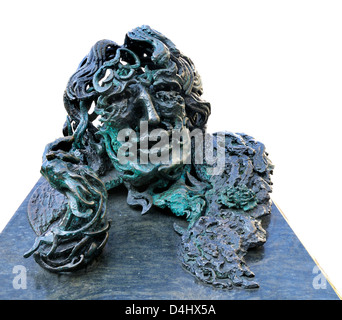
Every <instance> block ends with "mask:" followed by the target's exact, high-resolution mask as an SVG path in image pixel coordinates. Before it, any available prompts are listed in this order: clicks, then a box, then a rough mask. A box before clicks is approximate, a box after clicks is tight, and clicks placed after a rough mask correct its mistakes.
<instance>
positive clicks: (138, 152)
mask: <svg viewBox="0 0 342 320" xmlns="http://www.w3.org/2000/svg"><path fill="white" fill-rule="evenodd" d="M93 84H94V89H95V90H96V91H97V92H98V93H99V94H100V96H99V98H98V100H97V104H96V109H95V112H96V113H97V114H98V115H100V116H101V117H100V122H102V126H101V128H100V133H101V134H102V135H103V136H104V137H105V138H106V139H105V140H106V141H107V145H106V147H107V150H108V149H109V150H110V152H109V156H110V158H111V160H112V162H113V164H114V166H115V168H116V169H117V171H118V172H119V173H121V174H122V176H123V178H124V180H125V181H129V182H130V183H131V184H133V185H135V186H141V184H148V183H150V182H151V181H152V180H154V179H156V178H158V179H161V178H163V179H165V178H166V179H167V178H169V179H172V180H174V179H175V178H176V177H177V176H179V175H180V174H181V173H182V168H183V166H184V164H183V163H182V161H180V159H177V160H178V161H175V159H174V158H173V159H172V143H171V139H172V134H173V135H174V134H175V133H176V132H178V133H179V134H180V135H183V139H182V142H181V143H180V144H181V148H182V156H183V157H184V158H186V157H185V153H186V154H188V155H190V149H191V148H190V138H189V136H188V135H189V131H188V130H184V129H186V128H187V122H188V121H189V119H188V118H187V117H186V111H185V107H186V106H185V99H184V98H183V96H182V84H181V78H180V77H179V76H178V77H177V67H176V64H175V63H170V65H169V67H168V68H156V69H152V70H150V68H149V65H148V64H147V63H146V62H145V63H142V62H141V61H140V59H139V57H138V56H137V55H136V54H135V53H134V52H133V51H131V50H129V49H126V48H120V49H118V50H117V53H116V56H115V58H114V59H113V60H111V61H108V62H106V63H105V64H104V65H103V66H102V67H101V68H100V69H99V70H98V71H97V72H96V74H95V75H94V80H93ZM184 135H185V136H184ZM125 136H127V137H128V138H130V139H129V143H131V144H135V146H132V147H131V148H129V151H130V152H131V154H130V157H129V155H128V156H127V155H124V156H126V157H124V158H123V159H122V158H121V159H120V154H118V153H120V147H122V146H123V144H124V143H126V141H125ZM132 152H133V153H134V154H132ZM121 156H122V154H121ZM173 156H174V157H175V154H173ZM127 159H128V161H127ZM151 159H152V160H155V161H151ZM123 160H126V161H123ZM158 160H159V161H158Z"/></svg>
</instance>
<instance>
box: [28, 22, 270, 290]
mask: <svg viewBox="0 0 342 320" xmlns="http://www.w3.org/2000/svg"><path fill="white" fill-rule="evenodd" d="M202 93H203V89H202V83H201V78H200V76H199V74H198V72H197V70H196V68H195V66H194V64H193V62H192V61H191V59H189V58H188V57H186V56H185V55H184V54H183V53H181V52H180V51H179V50H178V49H177V48H176V46H175V45H174V44H173V42H171V41H170V40H169V39H167V38H166V37H165V36H164V35H162V34H161V33H159V32H157V31H155V30H153V29H151V28H150V27H148V26H142V27H139V28H136V29H134V30H132V31H131V32H128V33H127V35H126V37H125V41H124V44H123V45H118V44H116V43H115V42H113V41H110V40H101V41H99V42H97V43H96V44H95V45H94V46H93V47H92V49H91V51H90V53H89V54H88V55H87V56H86V57H85V58H84V59H83V60H82V61H81V63H80V65H79V67H78V68H77V70H76V72H75V73H74V74H73V75H72V77H71V78H70V80H69V82H68V85H67V88H66V90H65V94H64V105H65V109H66V111H67V113H68V116H67V120H66V123H65V124H64V127H63V133H64V137H63V138H60V139H57V140H56V141H54V142H52V143H50V144H48V145H47V147H46V149H45V152H44V155H43V164H42V168H41V173H42V175H43V176H44V177H45V178H46V180H47V181H48V183H49V186H48V185H46V184H44V185H43V186H42V187H40V189H38V190H37V191H36V192H35V194H34V195H33V196H32V198H31V201H30V206H29V212H28V213H29V214H28V217H29V220H30V224H31V226H32V228H33V230H34V231H35V233H36V235H37V238H36V241H35V243H34V245H33V246H32V248H31V249H30V250H29V251H28V252H27V253H26V254H25V257H29V256H30V255H32V254H33V255H34V257H35V259H36V261H37V262H38V263H39V264H40V265H41V266H42V267H44V268H46V269H48V270H50V271H53V272H66V271H72V270H75V269H79V268H81V267H84V266H85V265H87V264H89V262H90V261H92V260H93V259H94V258H95V257H96V256H98V255H99V254H100V253H101V251H102V249H103V248H104V246H105V244H106V242H107V239H108V235H109V227H110V222H109V221H108V219H107V209H108V208H107V199H108V191H109V190H112V189H113V190H114V191H115V188H117V187H118V186H124V187H125V188H126V189H127V190H128V194H127V203H128V204H129V205H131V206H134V207H136V206H138V207H141V213H142V214H145V213H147V212H149V211H150V210H151V208H152V207H158V208H161V209H164V210H165V211H169V212H170V211H171V212H172V213H173V214H175V215H176V216H180V217H184V218H185V220H186V221H187V226H186V227H184V226H180V225H178V224H175V225H174V229H175V231H176V232H177V233H179V234H180V235H181V243H180V248H179V252H180V260H181V263H182V265H183V266H184V267H185V268H186V269H187V270H189V271H190V272H191V273H193V274H194V275H195V276H196V277H197V278H198V279H199V280H201V281H202V282H205V283H208V284H210V285H213V286H216V287H220V288H232V287H234V286H240V287H244V288H255V287H257V286H258V284H257V283H256V282H254V281H252V280H251V278H252V277H253V272H252V271H251V270H250V269H249V267H248V265H247V263H246V262H245V260H244V257H245V255H246V253H247V252H248V250H249V249H250V248H255V247H258V246H261V245H263V244H264V243H265V241H266V231H265V230H264V229H263V227H262V226H261V217H263V216H265V215H267V214H269V213H270V209H271V205H272V202H271V199H270V196H269V193H270V192H271V184H272V183H271V180H270V176H271V174H272V170H273V165H272V163H271V162H270V160H269V159H268V155H267V153H266V152H265V147H264V145H263V144H262V143H260V142H258V141H256V140H255V139H254V138H252V137H250V136H248V135H246V134H241V133H231V132H217V133H214V134H209V133H207V132H206V123H207V121H208V117H209V115H210V112H211V106H210V104H209V103H208V102H206V101H204V100H203V99H202V97H201V95H202ZM112 223H113V224H115V220H114V221H112Z"/></svg>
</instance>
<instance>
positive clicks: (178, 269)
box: [0, 182, 338, 300]
mask: <svg viewBox="0 0 342 320" xmlns="http://www.w3.org/2000/svg"><path fill="white" fill-rule="evenodd" d="M38 183H40V182H38ZM33 190H34V188H33ZM29 196H30V195H29ZM29 196H28V197H27V198H26V199H25V201H24V202H23V204H22V205H21V206H20V208H19V209H18V210H17V212H16V213H15V215H14V216H13V218H12V219H11V221H10V222H9V223H8V225H7V226H6V228H5V229H4V231H3V232H2V233H1V234H0V299H137V300H140V299H141V300H143V299H199V300H201V299H205V300H208V299H215V300H221V299H226V300H229V299H239V300H240V299H265V300H266V299H319V300H323V299H338V296H337V294H336V293H335V292H334V290H333V289H332V287H331V286H330V284H329V283H328V282H327V285H326V288H325V289H315V288H314V287H313V281H314V278H315V277H317V276H319V275H320V274H319V273H318V274H317V273H314V272H313V271H314V267H315V266H316V264H315V262H314V261H313V260H312V258H311V257H310V256H309V254H308V253H307V252H306V250H305V249H304V247H303V246H302V244H301V243H300V242H299V240H298V238H297V237H296V236H295V234H294V233H293V232H292V230H291V228H290V227H289V226H288V224H287V222H286V221H285V219H284V218H283V216H282V215H281V213H280V212H279V210H278V209H277V207H276V206H275V205H273V207H272V214H271V216H270V217H269V218H267V219H266V220H265V221H264V226H265V227H266V229H267V232H268V240H267V242H266V244H265V245H264V247H261V248H258V249H256V250H252V251H250V252H249V253H248V254H247V256H246V261H247V263H248V265H249V266H250V268H251V270H252V271H253V272H254V273H255V274H256V277H255V280H256V281H257V282H258V283H259V285H260V288H259V289H239V288H234V289H232V290H222V289H216V288H213V287H211V286H208V285H205V284H203V283H200V282H198V281H197V280H196V279H195V278H194V277H193V275H191V274H190V273H188V272H187V271H185V270H184V269H183V268H182V266H181V263H180V260H179V258H178V256H177V253H178V252H177V251H178V244H179V243H180V236H179V235H177V234H176V233H175V231H174V230H173V223H174V222H177V223H178V224H183V220H182V219H180V218H177V217H175V216H172V215H170V214H168V213H165V212H162V211H160V210H152V211H151V212H150V213H148V214H146V215H143V216H142V215H141V214H140V212H139V211H138V210H134V209H131V208H130V207H129V206H128V205H127V204H126V193H125V191H123V190H122V192H119V193H117V194H110V197H109V203H108V207H109V212H108V216H109V219H111V220H112V227H111V229H110V238H109V241H108V243H107V245H106V247H105V249H104V252H103V254H102V255H101V256H100V257H99V258H97V260H96V261H94V262H93V263H92V264H91V265H90V266H88V267H87V269H84V270H79V271H77V272H75V273H69V274H59V275H58V274H53V273H49V272H48V271H46V270H44V269H42V268H41V267H40V266H39V265H38V264H36V263H35V261H34V259H33V258H32V257H31V258H29V259H24V258H23V254H24V252H25V251H26V250H28V249H29V248H30V246H31V244H32V241H33V239H34V237H35V234H34V232H33V231H32V229H31V228H30V226H29V222H28V219H27V210H26V208H27V203H28V200H29ZM17 265H22V266H24V267H25V268H26V275H27V288H26V289H15V288H14V287H13V279H14V278H15V276H16V274H15V273H13V268H14V267H15V266H17ZM321 280H322V279H321ZM323 280H324V279H323Z"/></svg>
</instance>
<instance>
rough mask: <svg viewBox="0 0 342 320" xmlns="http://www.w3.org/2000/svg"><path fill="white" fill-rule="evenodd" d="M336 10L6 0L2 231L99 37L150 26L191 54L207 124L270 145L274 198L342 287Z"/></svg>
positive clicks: (1, 82)
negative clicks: (70, 84) (71, 81)
mask: <svg viewBox="0 0 342 320" xmlns="http://www.w3.org/2000/svg"><path fill="white" fill-rule="evenodd" d="M341 17H342V2H341V1H329V0H324V1H314V0H310V1H301V0H296V1H291V0H286V1H276V0H273V1H255V0H254V1H227V0H226V1H217V0H216V1H215V0H211V1H208V0H205V1H200V0H196V1H189V0H187V1H185V0H182V1H179V0H172V1H148V0H144V1H133V0H131V1H114V0H112V1H101V0H96V1H72V0H68V1H54V2H53V1H34V0H30V1H2V2H1V8H0V30H1V31H0V32H1V44H0V45H1V50H0V72H1V77H0V90H1V115H2V117H1V118H2V120H1V125H0V131H1V132H0V139H1V156H0V161H1V163H0V168H1V176H0V177H1V178H0V179H1V184H0V188H1V190H0V197H1V199H0V201H1V209H0V230H1V229H3V227H4V226H5V225H6V223H7V222H8V220H9V219H10V217H11V216H12V215H13V214H14V212H15V211H16V209H17V208H18V207H19V206H20V204H21V202H22V201H23V200H24V198H25V197H26V195H27V194H28V193H29V191H30V190H31V188H32V187H33V185H34V184H35V182H36V181H37V180H38V178H39V177H40V173H39V170H40V164H41V155H42V152H43V149H44V147H45V145H46V144H47V143H48V142H51V141H53V140H54V139H56V138H58V137H61V136H62V132H61V130H62V126H63V123H64V121H65V117H66V113H65V111H64V108H63V102H62V95H63V91H64V88H65V86H66V83H67V81H68V79H69V77H70V76H71V75H72V73H73V72H74V71H75V69H76V68H77V66H78V63H79V62H80V61H81V59H82V58H83V57H84V56H85V55H86V54H87V53H88V52H89V50H90V48H91V46H92V45H93V44H94V43H95V42H96V41H98V40H100V39H105V38H106V39H111V40H114V41H116V42H118V43H119V44H122V43H123V41H124V36H125V34H126V32H127V31H129V30H131V29H133V28H135V27H137V26H140V25H143V24H148V25H150V26H151V27H152V28H154V29H156V30H158V31H160V32H162V33H163V34H165V35H166V36H167V37H169V38H170V39H171V40H172V41H173V42H174V43H175V44H176V45H177V46H178V48H179V49H180V50H181V51H182V52H183V53H184V54H186V55H187V56H189V57H190V58H191V59H192V60H193V61H194V63H195V65H196V67H197V69H198V70H199V72H200V74H201V76H202V80H203V85H204V91H205V92H204V98H205V99H206V100H208V101H210V102H211V105H212V115H211V117H210V119H209V127H208V129H209V131H210V132H214V131H218V130H229V131H233V132H245V133H247V134H249V135H253V136H254V137H255V138H256V139H258V140H259V141H262V142H263V143H265V145H266V147H267V151H268V152H269V155H270V158H271V160H272V161H273V163H274V164H275V166H276V168H275V171H274V176H273V182H274V192H273V196H272V197H273V199H274V201H275V202H276V203H277V204H278V205H279V207H280V208H281V209H282V211H283V212H284V214H285V215H286V217H287V219H288V221H289V224H290V226H291V227H292V228H293V230H294V231H295V233H296V234H297V236H298V237H299V239H300V240H301V241H302V243H303V244H304V246H305V247H306V249H307V250H308V251H309V252H310V254H311V255H312V256H313V257H314V258H315V259H316V260H317V261H318V263H319V265H320V266H321V268H322V269H323V270H324V271H325V273H326V274H327V275H328V277H329V279H330V280H331V282H332V284H333V285H334V286H335V287H336V288H337V290H338V291H339V292H342V275H341V270H342V257H341V244H342V236H341V234H342V215H341V213H342V197H341V181H342V172H341V165H342V159H341V156H342V144H341V137H342V132H341V131H342V129H341V127H340V123H341V115H340V112H339V111H340V109H341V106H342V42H341V40H342V18H341ZM31 241H32V239H28V245H30V244H31ZM313 277H314V275H313ZM0 286H1V284H0ZM303 298H305V297H303Z"/></svg>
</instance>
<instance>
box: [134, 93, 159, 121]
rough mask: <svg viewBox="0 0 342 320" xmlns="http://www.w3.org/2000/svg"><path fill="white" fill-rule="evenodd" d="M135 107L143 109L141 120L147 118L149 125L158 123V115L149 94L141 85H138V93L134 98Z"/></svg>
mask: <svg viewBox="0 0 342 320" xmlns="http://www.w3.org/2000/svg"><path fill="white" fill-rule="evenodd" d="M135 102H136V104H137V107H138V108H141V109H142V111H143V120H147V121H148V123H149V124H151V125H158V124H159V123H160V117H159V115H158V113H157V111H156V109H155V107H154V105H153V102H152V100H151V96H150V95H149V93H148V92H147V91H146V89H145V88H144V87H142V86H139V93H138V96H137V98H136V100H135Z"/></svg>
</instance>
